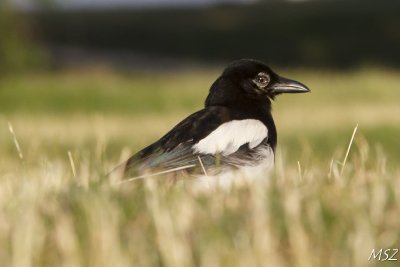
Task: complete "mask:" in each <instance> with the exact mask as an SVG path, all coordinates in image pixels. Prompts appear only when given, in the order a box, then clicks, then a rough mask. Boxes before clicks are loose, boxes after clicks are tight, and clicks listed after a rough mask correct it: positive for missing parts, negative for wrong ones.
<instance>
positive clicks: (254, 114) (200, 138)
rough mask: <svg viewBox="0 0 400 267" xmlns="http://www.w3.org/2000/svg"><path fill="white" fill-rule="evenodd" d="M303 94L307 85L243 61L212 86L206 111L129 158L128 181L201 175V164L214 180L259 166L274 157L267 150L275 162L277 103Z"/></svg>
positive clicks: (127, 166) (233, 65) (125, 167)
mask: <svg viewBox="0 0 400 267" xmlns="http://www.w3.org/2000/svg"><path fill="white" fill-rule="evenodd" d="M303 92H309V89H308V88H307V87H306V86H305V85H303V84H301V83H299V82H296V81H293V80H289V79H286V78H283V77H280V76H279V75H277V74H275V73H274V72H273V71H272V70H271V69H270V68H269V67H267V66H266V65H265V64H264V63H262V62H260V61H256V60H250V59H242V60H237V61H235V62H233V63H231V64H230V65H229V66H228V67H227V68H226V69H225V70H224V72H223V73H222V75H221V76H220V77H219V78H218V79H217V80H216V81H215V82H214V83H213V84H212V86H211V88H210V91H209V94H208V96H207V98H206V101H205V107H204V108H203V109H202V110H200V111H197V112H195V113H193V114H192V115H190V116H189V117H187V118H185V119H184V120H183V121H181V122H180V123H179V124H177V125H176V126H175V127H174V128H173V129H172V130H170V131H169V132H168V133H167V134H165V135H164V136H163V137H162V138H161V139H160V140H158V141H156V142H155V143H153V144H151V145H149V146H148V147H146V148H144V149H143V150H141V151H140V152H138V153H137V154H135V155H133V156H132V157H131V158H129V159H128V161H127V162H126V163H124V164H123V165H122V168H123V173H124V176H125V177H135V176H138V175H141V174H143V173H157V172H162V171H166V170H174V169H179V168H182V169H185V172H187V173H191V174H201V173H203V172H204V170H203V169H202V168H200V167H201V164H203V165H204V167H205V168H206V170H207V172H209V173H212V174H217V173H219V172H221V171H224V170H227V169H234V168H240V167H242V166H256V165H257V164H260V163H262V162H263V160H264V159H265V157H266V156H268V155H267V154H265V153H263V151H266V149H270V150H271V151H272V157H273V153H274V151H275V147H276V144H277V132H276V128H275V123H274V120H273V118H272V114H271V100H273V99H274V98H275V96H276V95H278V94H281V93H303ZM232 122H235V123H232ZM221 126H222V127H221ZM246 126H247V127H252V128H251V129H250V128H249V129H243V127H246ZM241 127H242V128H241ZM264 128H265V129H264ZM253 129H254V131H252V130H253ZM224 131H225V132H224ZM264 134H265V136H264ZM246 138H248V139H246ZM219 144H221V145H219ZM219 148H220V149H219ZM200 161H201V162H200Z"/></svg>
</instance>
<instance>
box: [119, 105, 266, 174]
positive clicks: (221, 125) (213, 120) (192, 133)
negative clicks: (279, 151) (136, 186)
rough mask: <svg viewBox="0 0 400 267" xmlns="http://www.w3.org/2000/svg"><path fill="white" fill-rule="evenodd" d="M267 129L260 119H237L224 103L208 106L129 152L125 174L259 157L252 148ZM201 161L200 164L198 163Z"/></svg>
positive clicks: (197, 169) (198, 167)
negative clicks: (132, 154) (154, 140)
mask: <svg viewBox="0 0 400 267" xmlns="http://www.w3.org/2000/svg"><path fill="white" fill-rule="evenodd" d="M267 135H268V130H267V128H266V126H265V125H264V124H263V123H262V122H261V121H259V120H255V119H244V118H242V119H238V118H235V116H233V115H232V113H231V112H230V110H229V109H227V108H224V107H208V108H205V109H203V110H201V111H199V112H196V113H194V114H192V115H191V116H189V117H187V118H186V119H184V120H183V121H182V122H181V123H179V124H178V125H177V126H175V127H174V128H173V129H172V130H171V131H170V132H168V133H167V134H166V135H165V136H163V137H162V138H161V139H160V140H158V141H157V142H155V143H154V144H152V145H150V146H148V147H146V148H145V149H143V150H142V151H140V152H139V153H137V154H136V155H134V156H132V157H131V158H130V159H129V160H128V161H127V163H126V165H125V166H126V167H125V176H126V177H134V176H138V175H140V174H141V173H143V172H150V173H155V172H156V173H157V172H163V171H167V170H176V169H181V168H185V169H187V170H186V171H188V172H189V173H194V174H197V173H202V172H203V171H204V170H203V169H202V168H203V167H205V168H206V169H208V168H209V167H213V168H214V169H215V167H216V166H217V168H218V164H220V167H222V166H223V165H229V166H240V165H243V162H250V163H251V162H252V161H257V160H259V158H260V156H259V153H257V152H256V153H252V152H255V150H253V149H254V148H256V147H259V145H260V144H261V143H263V141H265V140H266V138H267ZM201 165H203V166H201Z"/></svg>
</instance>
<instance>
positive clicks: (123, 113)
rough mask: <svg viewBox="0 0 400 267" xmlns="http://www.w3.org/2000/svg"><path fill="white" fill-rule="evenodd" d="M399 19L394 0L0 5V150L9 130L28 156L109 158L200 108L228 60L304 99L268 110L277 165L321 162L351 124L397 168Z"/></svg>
mask: <svg viewBox="0 0 400 267" xmlns="http://www.w3.org/2000/svg"><path fill="white" fill-rule="evenodd" d="M399 13H400V2H399V1H395V0H381V1H365V0H364V1H356V0H351V1H339V0H338V1H334V0H331V1H329V0H319V1H318V0H314V1H306V0H304V1H295V0H292V1H283V0H282V1H266V0H265V1H262V0H259V1H257V0H191V1H183V0H174V1H166V0H151V1H145V0H131V1H129V0H115V1H105V0H92V1H89V0H73V1H62V0H6V1H2V2H1V4H0V36H1V38H0V115H1V117H0V118H1V120H2V125H3V126H4V127H3V126H2V127H1V128H2V130H1V131H2V134H1V139H0V142H1V143H2V147H4V148H5V150H3V151H5V152H7V155H10V157H15V155H16V154H15V153H16V151H15V147H14V144H13V142H11V139H10V136H9V133H8V130H7V127H6V124H7V122H8V121H10V122H12V123H13V124H15V128H16V129H15V130H16V132H17V135H19V139H20V142H21V143H22V145H21V146H22V149H23V148H24V147H31V148H29V149H26V150H28V151H27V152H26V153H27V154H28V156H27V158H28V159H29V153H32V158H33V159H34V160H37V155H47V156H52V157H57V156H60V157H61V158H63V157H65V153H66V151H67V150H72V151H75V152H76V153H78V154H79V153H81V152H79V151H82V150H87V151H89V152H88V153H89V154H91V153H94V152H93V151H101V152H96V153H98V154H99V155H100V154H101V155H103V156H102V157H106V158H108V159H111V161H117V159H116V158H117V157H120V156H121V155H120V153H121V151H122V150H123V148H124V147H125V148H127V149H128V150H131V151H135V150H137V149H138V148H140V147H142V146H143V145H145V144H147V143H149V142H151V141H154V140H155V139H157V138H158V137H160V136H161V134H163V133H164V132H165V131H166V130H168V129H169V128H171V127H172V126H173V125H175V124H176V123H177V122H178V121H179V120H180V119H182V118H183V117H185V116H186V115H188V114H190V113H191V112H193V111H195V110H198V109H200V108H201V107H202V103H203V100H204V98H205V96H206V95H207V92H208V88H209V86H210V85H211V83H212V82H213V81H214V80H215V79H216V77H217V76H218V75H219V74H220V72H221V71H222V69H223V67H224V66H225V65H226V64H228V63H229V62H230V61H232V60H234V59H239V58H255V59H259V60H262V61H264V62H266V63H267V64H268V65H270V66H271V67H272V68H273V69H274V70H276V71H277V72H278V73H279V74H282V75H283V76H288V77H291V78H293V79H297V80H300V81H301V82H303V83H305V84H307V85H308V86H309V87H310V88H311V89H312V93H311V94H308V95H301V96H299V95H296V96H281V97H279V98H278V100H277V102H276V103H275V105H274V116H275V118H276V123H277V126H278V131H279V136H280V142H279V144H280V148H281V150H282V155H284V156H285V157H288V160H293V161H297V160H298V159H301V158H306V157H305V154H318V155H320V156H322V159H330V158H332V157H333V156H334V155H335V153H339V152H337V150H339V151H342V150H343V148H344V147H345V146H346V145H347V142H348V139H349V137H350V135H351V132H352V130H353V128H354V127H355V125H357V124H360V136H362V137H363V138H365V140H364V139H363V140H364V141H365V142H366V143H368V144H370V146H371V151H372V150H373V151H378V150H379V151H385V153H387V154H388V155H389V156H390V157H389V158H390V159H393V158H394V159H396V158H397V159H398V158H399V157H400V152H399V151H400V150H399V149H398V148H399V139H398V130H399V128H400V126H399V121H400V119H399V116H398V114H400V110H399V105H398V103H399V100H400V98H399V96H398V95H399V93H398V90H399V82H400V78H399V75H398V74H399V71H398V68H399V67H400V50H399V47H400V30H399V26H400V16H399V15H398V14H399ZM138 125H139V126H140V127H138ZM361 139H362V138H361V137H360V138H359V140H358V141H359V142H364V141H360V140H361ZM99 144H102V145H101V146H100V148H98V147H99ZM32 147H33V148H35V149H32ZM286 152H287V153H286ZM126 153H128V152H126ZM121 157H123V156H121ZM315 159H316V160H317V159H321V157H315ZM394 162H395V160H394Z"/></svg>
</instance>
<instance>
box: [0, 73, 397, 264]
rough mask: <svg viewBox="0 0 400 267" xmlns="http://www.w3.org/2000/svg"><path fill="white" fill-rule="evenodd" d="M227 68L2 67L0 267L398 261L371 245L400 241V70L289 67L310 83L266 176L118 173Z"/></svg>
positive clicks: (282, 119) (280, 115) (286, 108)
mask: <svg viewBox="0 0 400 267" xmlns="http://www.w3.org/2000/svg"><path fill="white" fill-rule="evenodd" d="M219 71H220V70H218V69H213V70H207V71H203V70H196V71H195V70H192V71H189V72H181V73H150V72H146V73H123V72H117V71H112V70H107V69H95V70H79V71H63V72H53V73H34V74H24V75H22V74H21V75H8V76H5V77H1V79H0V148H1V157H0V248H1V249H0V263H1V264H0V266H18V267H19V266H74V267H75V266H96V267H97V266H173V267H175V266H207V267H209V266H395V265H396V262H390V261H386V262H379V261H377V260H376V261H368V258H369V256H370V254H371V251H372V249H373V248H375V249H380V248H400V215H399V214H400V179H399V177H400V168H399V167H398V162H399V160H400V139H399V132H400V116H399V114H400V105H399V100H400V95H399V93H398V92H397V88H398V86H399V84H400V75H399V74H400V73H399V72H398V71H391V70H384V69H360V70H355V71H350V72H346V73H341V72H328V71H321V70H315V71H311V70H280V71H279V73H281V74H282V75H284V76H287V77H291V78H294V79H297V80H299V81H301V82H303V83H305V84H307V85H308V86H309V87H310V88H311V90H312V93H311V94H307V95H306V94H304V95H282V96H280V97H279V98H278V99H277V101H276V102H275V103H274V111H273V112H274V118H275V120H276V124H277V128H278V134H279V140H278V143H279V144H278V146H279V147H278V155H277V159H276V168H275V171H274V174H273V175H272V177H269V178H268V179H262V180H261V181H257V182H256V183H254V184H251V183H250V184H245V185H238V186H236V187H234V188H233V189H232V190H231V191H230V192H226V191H220V190H218V189H217V190H211V191H209V192H203V193H193V192H191V191H190V190H187V189H185V188H184V187H180V186H177V187H168V186H166V185H165V184H164V183H163V182H162V180H163V177H159V178H158V179H148V180H146V181H144V182H135V183H128V184H124V185H123V186H121V185H118V184H115V183H114V182H113V181H109V180H108V179H105V178H104V173H106V172H107V171H108V170H110V169H111V168H112V167H113V166H114V165H116V164H117V163H118V162H120V161H121V160H123V159H125V158H126V157H127V156H128V155H129V154H130V153H132V152H135V151H137V150H138V149H140V148H141V147H143V146H144V145H146V144H148V143H149V142H152V141H154V140H156V139H157V138H159V137H160V136H161V135H162V134H163V133H165V132H166V131H167V130H168V129H170V128H171V127H172V126H174V125H175V124H176V123H177V122H179V120H180V119H182V118H184V117H185V116H187V115H188V114H190V113H191V112H193V111H195V110H197V109H199V108H201V106H202V103H203V100H204V98H205V96H206V95H207V91H208V88H209V86H210V84H211V83H212V81H213V80H214V79H215V78H216V76H217V75H218V74H219ZM357 124H358V125H359V127H358V131H357V133H356V135H355V139H354V142H353V144H352V147H351V150H350V153H349V156H348V159H347V163H346V165H345V166H343V165H342V164H341V163H342V162H343V159H344V157H345V154H346V149H347V146H348V143H349V141H350V138H351V135H352V132H353V129H354V127H355V126H356V125H357ZM10 125H11V126H12V130H13V131H11V132H10V127H9V126H10ZM12 132H13V133H12ZM15 140H17V142H18V144H19V148H20V149H19V150H20V151H18V149H17V147H16V144H15ZM382 257H383V256H382ZM396 257H397V258H400V256H399V255H397V256H396Z"/></svg>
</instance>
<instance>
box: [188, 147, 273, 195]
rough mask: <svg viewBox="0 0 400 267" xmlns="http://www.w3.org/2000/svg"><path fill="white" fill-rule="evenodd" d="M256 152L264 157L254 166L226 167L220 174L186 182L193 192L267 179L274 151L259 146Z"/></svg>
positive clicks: (226, 187) (227, 187)
mask: <svg viewBox="0 0 400 267" xmlns="http://www.w3.org/2000/svg"><path fill="white" fill-rule="evenodd" d="M258 153H260V156H262V157H263V158H264V160H261V161H260V162H258V164H257V165H255V166H243V167H240V168H239V169H237V170H234V169H227V170H226V171H223V172H222V173H220V174H217V175H212V176H207V175H202V176H199V177H196V179H194V180H192V181H191V183H190V184H188V185H189V186H190V187H189V188H191V189H192V190H194V191H195V192H205V191H209V190H210V189H215V188H220V189H224V190H230V189H231V188H232V187H233V186H241V185H244V184H249V183H253V182H260V181H263V180H265V179H268V178H269V176H270V173H271V170H272V169H273V167H274V152H273V150H272V148H271V147H269V146H266V147H263V148H260V149H259V151H258Z"/></svg>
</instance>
